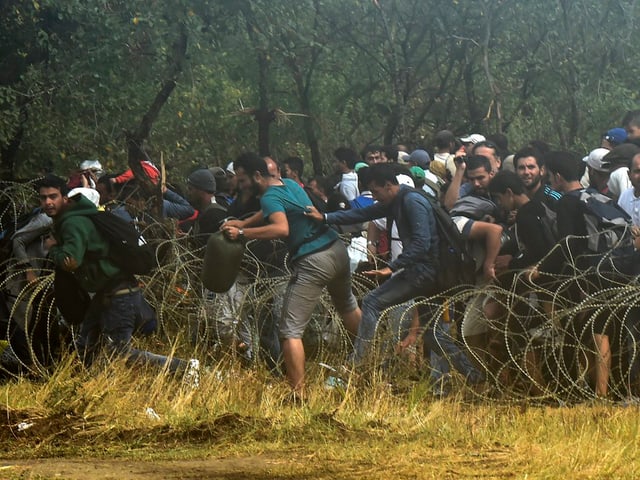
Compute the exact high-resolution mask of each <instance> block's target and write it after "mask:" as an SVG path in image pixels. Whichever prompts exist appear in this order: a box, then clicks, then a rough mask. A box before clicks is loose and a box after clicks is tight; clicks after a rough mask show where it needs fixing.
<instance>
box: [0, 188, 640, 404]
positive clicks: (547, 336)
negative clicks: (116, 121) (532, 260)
mask: <svg viewBox="0 0 640 480" xmlns="http://www.w3.org/2000/svg"><path fill="white" fill-rule="evenodd" d="M29 189H30V191H29ZM32 201H33V189H32V187H31V186H29V185H27V186H25V185H24V184H15V185H9V187H8V189H5V191H4V192H2V193H1V194H0V202H5V203H6V204H5V205H3V206H2V209H1V210H0V225H2V226H3V228H5V229H8V228H7V227H8V226H9V225H10V224H11V222H12V221H13V220H9V218H17V217H18V216H20V215H21V214H22V213H27V212H29V211H30V208H29V205H30V204H31V202H32ZM5 217H6V218H5ZM147 228H148V229H147V230H146V231H145V232H144V234H145V236H147V237H148V238H152V237H151V235H153V238H163V239H164V240H161V241H159V242H158V244H157V252H158V255H157V260H158V268H157V269H156V270H155V271H154V272H153V274H151V275H149V276H143V277H140V281H141V282H142V283H143V284H144V287H145V288H144V294H145V297H146V298H147V300H148V301H149V302H150V304H151V305H152V306H153V308H154V309H155V311H156V314H157V318H158V322H159V328H158V337H157V338H158V339H160V340H159V341H160V343H161V344H162V345H165V346H166V348H167V349H168V350H170V351H172V349H173V348H176V347H177V351H178V352H180V351H184V352H194V351H195V352H198V353H199V354H201V355H204V356H211V357H220V356H225V355H230V354H231V355H235V356H236V357H237V358H240V359H242V360H243V361H244V362H245V363H247V364H249V365H251V364H259V363H261V362H265V361H275V359H273V358H269V355H270V352H269V351H268V349H266V348H265V345H264V341H263V337H264V336H265V333H271V334H273V328H274V326H273V325H274V323H276V321H275V320H274V319H277V318H278V317H279V315H280V310H281V308H282V296H283V292H284V290H285V288H286V285H287V283H288V282H289V278H290V270H289V267H288V261H287V256H286V253H285V250H286V248H285V245H284V244H283V243H282V242H278V241H273V242H266V251H268V252H270V254H271V255H270V256H269V259H265V258H264V250H265V242H263V243H262V247H263V248H262V253H261V254H259V253H256V252H257V251H258V250H259V249H258V248H257V247H258V242H255V241H254V242H249V244H248V248H247V250H246V254H245V258H244V261H243V265H242V269H241V272H240V274H239V276H238V279H237V282H236V284H235V285H234V287H233V289H232V290H233V291H231V292H229V293H226V294H213V293H212V292H209V291H207V290H206V289H205V288H204V287H203V285H202V282H201V281H200V274H201V270H202V268H203V260H202V259H203V257H204V251H203V249H202V248H200V249H194V248H193V245H192V244H191V242H190V241H189V238H185V237H178V236H176V234H175V232H174V229H173V226H171V225H169V224H160V223H159V224H153V225H150V226H148V227H147ZM9 230H10V229H9ZM5 241H6V240H5ZM345 241H346V239H345ZM566 246H567V243H565V244H563V245H558V246H557V247H556V248H557V249H563V253H564V257H563V258H564V262H565V265H564V267H565V268H563V272H564V273H562V274H555V275H545V274H544V273H541V277H542V279H539V280H536V281H532V279H531V277H530V275H531V272H530V271H525V272H520V273H517V274H514V275H513V276H512V280H511V282H508V283H507V284H499V283H497V284H489V285H484V286H476V287H473V288H461V289H458V290H457V291H453V292H450V293H448V294H445V295H438V296H437V297H432V298H418V299H416V300H415V301H414V302H409V303H407V304H403V305H399V306H394V307H391V308H389V309H387V310H385V311H384V312H382V315H381V318H380V321H379V325H378V331H377V335H376V339H375V342H374V345H373V347H374V348H373V349H372V353H371V355H370V357H369V362H370V363H369V365H370V366H371V367H372V368H375V369H378V370H382V371H384V372H386V375H387V378H388V379H389V380H390V381H391V382H393V381H394V379H395V378H396V377H402V376H407V375H409V376H410V375H415V374H416V372H418V371H419V369H420V368H422V369H423V370H426V367H425V366H424V362H423V361H422V354H423V353H424V349H423V348H422V339H423V338H424V335H425V334H429V335H432V336H433V338H435V339H436V343H437V344H438V345H439V346H440V347H443V348H444V347H446V346H445V345H443V343H444V342H445V340H446V341H447V342H453V344H454V345H456V346H457V347H459V348H460V349H461V351H462V352H464V354H465V355H467V356H468V358H469V360H470V361H471V362H473V364H474V365H475V367H476V368H477V369H479V370H480V371H481V372H482V373H483V375H484V377H485V379H486V382H485V383H486V388H484V390H481V391H480V390H478V389H472V390H471V391H472V392H473V394H474V395H476V396H478V397H479V398H487V399H488V398H492V399H495V398H499V399H502V400H508V401H522V400H525V399H526V400H530V399H534V400H537V401H544V402H558V403H567V402H578V401H584V400H585V399H591V398H594V397H595V386H594V381H593V377H594V376H593V371H594V370H595V369H596V368H598V367H599V366H600V365H601V362H602V359H601V356H602V355H601V352H599V351H598V349H597V348H596V345H595V339H596V337H597V336H598V335H603V334H606V336H607V337H608V339H609V343H610V350H611V366H610V368H609V373H610V375H609V378H608V390H609V397H610V398H612V399H620V400H622V399H629V398H631V397H633V396H634V395H635V394H637V393H638V392H637V391H636V388H637V385H635V382H636V381H637V377H638V374H639V373H640V372H638V370H640V365H636V364H639V363H640V348H638V343H637V341H638V339H640V289H638V285H637V281H636V278H635V277H630V276H627V275H624V274H623V273H622V272H620V271H619V270H617V268H616V264H615V263H613V262H611V261H610V260H611V253H610V252H609V253H607V254H603V255H599V256H598V257H597V259H598V261H592V262H591V264H592V266H591V267H589V268H588V269H580V268H578V265H579V264H580V263H581V262H582V261H583V260H584V259H582V258H575V256H574V255H573V254H572V252H571V250H570V249H568V248H566ZM552 253H553V252H550V255H551V254H552ZM14 263H15V262H13V261H12V260H11V259H8V260H5V261H4V262H3V263H2V264H0V269H1V271H2V272H4V274H3V276H2V278H1V281H0V291H2V292H3V295H4V297H5V298H4V301H5V302H6V304H7V305H8V311H9V315H10V317H11V319H12V322H5V323H4V325H3V330H4V331H3V332H0V333H3V334H5V336H6V337H7V338H9V337H11V336H12V335H13V334H14V332H13V330H12V329H11V324H12V323H16V324H17V325H18V326H19V328H22V329H24V330H25V331H26V333H27V334H26V343H27V350H28V357H29V358H24V357H20V356H17V355H13V356H14V357H15V360H17V364H18V365H19V366H20V368H19V369H18V370H17V371H18V372H22V373H24V372H27V373H29V374H32V375H37V376H47V375H49V374H50V372H51V369H52V368H53V366H55V363H56V361H57V360H58V358H59V356H60V354H61V353H62V352H63V351H64V346H60V342H59V339H58V338H57V337H58V336H60V335H63V336H64V334H65V332H67V331H68V326H67V325H65V322H64V319H63V318H62V317H61V316H60V314H59V313H58V311H57V309H56V308H55V306H54V303H53V271H52V270H51V269H46V268H45V269H43V270H42V271H40V272H38V273H39V277H38V279H37V281H36V282H33V283H28V284H27V283H26V280H25V273H26V271H27V270H29V268H30V267H27V268H25V267H23V266H16V265H15V264H14ZM379 267H380V265H377V266H376V268H379ZM374 287H375V282H374V281H372V280H371V279H370V278H369V277H367V276H365V275H362V274H359V273H356V274H354V275H353V289H354V292H355V294H356V296H357V297H358V299H362V298H363V297H364V296H365V295H366V294H367V293H368V292H369V291H370V290H371V289H372V288H374ZM12 292H13V293H12ZM488 306H492V307H493V308H494V310H497V311H500V312H502V314H501V315H498V317H497V318H492V319H489V318H488V317H487V314H486V309H487V307H488ZM416 308H417V309H418V311H419V312H420V319H421V327H422V328H421V332H422V333H421V336H420V337H419V338H418V343H417V345H416V346H413V347H411V348H408V349H406V351H405V353H404V354H403V355H400V356H399V355H398V342H399V341H400V340H402V339H403V338H404V336H405V335H406V333H407V331H408V324H409V323H410V322H411V319H412V318H413V316H414V312H415V309H416ZM7 320H8V319H7ZM38 322H44V323H45V325H44V327H43V326H42V324H41V323H38ZM474 322H475V323H476V324H477V323H478V322H479V323H480V324H481V326H482V335H481V336H482V338H483V339H484V343H480V344H478V343H474V342H473V341H471V340H472V337H473V336H472V335H466V334H465V332H466V331H467V327H468V326H469V324H473V323H474ZM443 325H444V326H446V328H444V330H446V331H444V330H443ZM36 326H37V328H36ZM266 329H268V330H269V329H270V330H271V331H269V332H266V331H265V330H266ZM70 331H71V332H72V329H70ZM43 332H44V333H43ZM34 335H40V336H41V337H39V338H36V337H35V336H34ZM176 342H177V343H176ZM304 342H305V348H306V350H307V354H308V357H309V358H310V359H313V360H314V361H315V362H322V363H327V364H329V365H339V364H340V363H341V362H346V359H347V357H348V355H349V353H350V352H351V349H352V342H351V340H350V339H349V336H348V334H347V332H346V331H345V329H344V327H343V326H342V323H341V321H340V319H339V316H338V315H337V312H336V311H335V309H334V307H333V305H332V303H331V300H330V298H329V296H328V295H324V296H323V297H322V298H321V300H320V302H319V303H318V305H317V307H316V309H315V310H314V313H313V316H312V319H311V321H310V324H309V326H308V328H307V330H306V332H305V336H304ZM240 346H242V348H240ZM416 347H417V348H416ZM11 348H12V347H9V348H8V349H5V350H6V351H9V352H10V351H11ZM444 349H445V360H446V361H448V362H449V363H455V362H452V360H453V359H452V358H448V354H446V348H444ZM404 357H412V360H410V361H404V360H402V358H404ZM3 363H4V362H3ZM2 368H3V370H4V371H5V372H6V373H8V374H15V372H14V371H12V370H11V369H7V368H6V366H5V367H2ZM426 371H427V372H428V370H426ZM422 376H424V374H423V375H422ZM453 376H454V378H457V383H458V385H460V387H461V388H463V387H464V383H465V378H464V375H463V374H460V373H454V374H453Z"/></svg>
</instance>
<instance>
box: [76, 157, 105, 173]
mask: <svg viewBox="0 0 640 480" xmlns="http://www.w3.org/2000/svg"><path fill="white" fill-rule="evenodd" d="M80 170H95V171H97V172H102V164H101V163H100V162H99V161H98V160H85V161H83V162H82V163H80Z"/></svg>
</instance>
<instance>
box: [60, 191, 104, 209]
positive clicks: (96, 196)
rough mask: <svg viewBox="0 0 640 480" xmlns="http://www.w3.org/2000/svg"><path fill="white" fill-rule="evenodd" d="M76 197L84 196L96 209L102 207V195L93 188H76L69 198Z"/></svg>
mask: <svg viewBox="0 0 640 480" xmlns="http://www.w3.org/2000/svg"><path fill="white" fill-rule="evenodd" d="M76 195H84V196H85V197H86V198H88V199H89V200H90V201H91V203H93V204H94V205H95V206H96V207H99V206H100V193H98V191H97V190H94V189H93V188H85V187H77V188H74V189H72V190H71V191H70V192H69V194H68V195H67V197H69V198H71V197H75V196H76Z"/></svg>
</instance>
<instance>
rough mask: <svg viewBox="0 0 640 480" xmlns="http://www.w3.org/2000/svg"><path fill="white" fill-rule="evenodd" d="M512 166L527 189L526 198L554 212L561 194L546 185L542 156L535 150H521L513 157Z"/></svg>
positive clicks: (528, 148)
mask: <svg viewBox="0 0 640 480" xmlns="http://www.w3.org/2000/svg"><path fill="white" fill-rule="evenodd" d="M513 166H514V167H515V169H516V173H517V174H518V176H519V177H520V179H521V180H522V182H523V183H524V186H525V188H526V189H527V196H528V197H529V198H530V199H531V200H535V201H538V202H541V203H544V204H546V205H547V207H549V208H550V209H551V210H555V209H556V204H557V203H558V201H559V200H560V199H561V198H562V194H561V193H558V192H556V191H555V190H553V189H552V188H551V187H550V186H549V185H547V183H546V177H547V171H546V167H545V164H544V158H543V156H542V154H541V153H540V152H538V150H536V149H535V148H531V147H526V148H523V149H522V150H520V151H518V152H517V153H516V154H515V155H514V157H513Z"/></svg>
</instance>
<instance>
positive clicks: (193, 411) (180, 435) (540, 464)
mask: <svg viewBox="0 0 640 480" xmlns="http://www.w3.org/2000/svg"><path fill="white" fill-rule="evenodd" d="M220 367H221V368H222V367H224V370H222V371H221V373H216V372H209V373H206V374H204V375H203V377H202V379H201V385H200V388H198V389H197V390H192V389H190V388H187V387H185V386H183V385H182V383H181V381H180V380H179V379H174V378H171V377H169V376H167V375H164V374H158V372H156V371H152V370H145V369H140V368H133V369H131V368H127V367H125V366H124V365H123V364H122V363H113V364H111V365H109V366H108V367H107V368H106V369H104V370H102V371H99V372H91V374H90V373H88V372H85V371H83V370H82V369H79V368H78V365H77V363H76V362H75V361H74V359H73V358H69V359H67V360H66V361H65V362H63V363H62V364H61V365H60V367H59V368H58V369H57V370H56V371H55V372H54V374H53V375H52V376H51V377H50V378H49V379H48V380H47V381H41V382H32V381H28V380H24V379H22V380H13V381H10V382H8V383H5V384H4V385H2V386H1V387H0V398H2V399H3V403H4V410H5V414H4V415H2V417H3V421H2V424H0V451H1V454H0V455H1V456H2V457H3V458H4V459H5V461H17V460H28V461H35V460H34V459H37V458H52V457H63V458H76V457H81V458H84V459H89V460H91V461H97V459H111V460H114V459H122V458H124V459H128V460H134V461H136V462H148V461H151V460H153V461H154V463H157V462H166V461H178V460H179V461H181V462H184V461H188V462H189V461H190V462H197V461H199V460H202V459H214V458H215V459H225V458H226V459H230V458H233V459H236V461H241V460H242V459H245V463H244V464H242V465H244V467H245V468H247V469H248V471H249V472H250V471H251V470H252V469H253V473H254V474H256V475H258V474H260V472H261V471H262V470H260V469H261V468H262V467H261V466H260V465H261V464H260V462H257V461H256V462H248V461H247V459H256V458H259V459H262V460H265V459H266V460H265V461H267V463H268V468H267V470H269V472H270V473H269V475H272V476H271V477H264V478H352V477H356V476H357V477H359V478H389V472H393V473H394V476H397V477H398V478H477V477H484V478H637V477H638V476H640V467H639V465H640V462H638V460H637V458H638V457H639V453H640V452H639V451H638V450H639V447H638V445H640V442H639V441H638V440H639V438H638V437H639V435H638V433H639V422H640V416H639V415H638V413H639V412H638V409H637V408H635V407H629V408H623V407H620V406H616V405H613V404H583V405H576V406H572V407H562V408H560V407H552V406H533V405H530V404H527V403H511V404H505V403H495V402H493V403H491V402H486V401H483V402H477V401H466V400H465V399H464V396H463V394H462V393H461V394H460V395H458V396H457V397H456V398H453V399H447V400H444V401H437V400H434V399H433V398H432V397H431V396H430V394H429V389H428V387H427V386H426V384H425V383H423V382H420V381H417V382H413V383H407V385H406V386H405V387H404V388H403V391H402V392H401V393H398V392H397V391H394V390H392V389H391V388H389V387H388V386H387V385H386V384H385V382H383V381H379V380H373V381H370V382H367V384H365V382H363V381H362V380H357V381H354V382H352V383H351V384H350V385H349V387H348V388H347V389H346V390H344V391H337V390H334V391H326V390H325V389H324V388H323V382H322V380H323V377H322V375H321V374H320V370H315V369H313V368H311V369H310V375H309V385H308V392H309V393H308V398H307V402H306V403H305V405H303V406H295V405H291V404H289V403H287V401H286V399H287V393H288V389H287V387H286V385H285V384H284V382H281V381H279V380H276V379H273V378H271V377H269V375H268V374H267V373H265V372H262V371H259V370H243V369H241V368H239V367H238V366H237V365H235V364H233V363H231V364H225V365H220ZM149 407H150V408H152V409H153V410H154V411H155V412H156V413H157V414H158V416H159V418H157V419H155V418H151V417H150V416H148V415H147V413H146V409H147V408H149ZM20 422H28V423H32V424H33V425H32V426H31V427H30V428H28V429H26V430H23V431H18V428H17V425H18V424H19V423H20ZM247 462H248V463H247ZM2 475H3V472H2V470H0V478H38V477H20V476H14V477H6V476H5V477H3V476H2ZM16 475H18V474H16ZM287 475H289V476H287ZM258 477H259V475H258ZM258 477H256V478H258ZM42 478H49V477H46V476H45V477H42ZM51 478H53V477H51ZM70 478H71V477H70ZM73 478H75V477H73ZM158 478H163V477H162V474H160V476H159V477H158ZM164 478H174V477H169V476H167V477H164ZM175 478H182V477H175ZM184 478H191V477H184ZM193 478H197V477H193ZM221 478H222V477H221ZM229 478H233V477H229ZM247 478H248V477H247Z"/></svg>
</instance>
